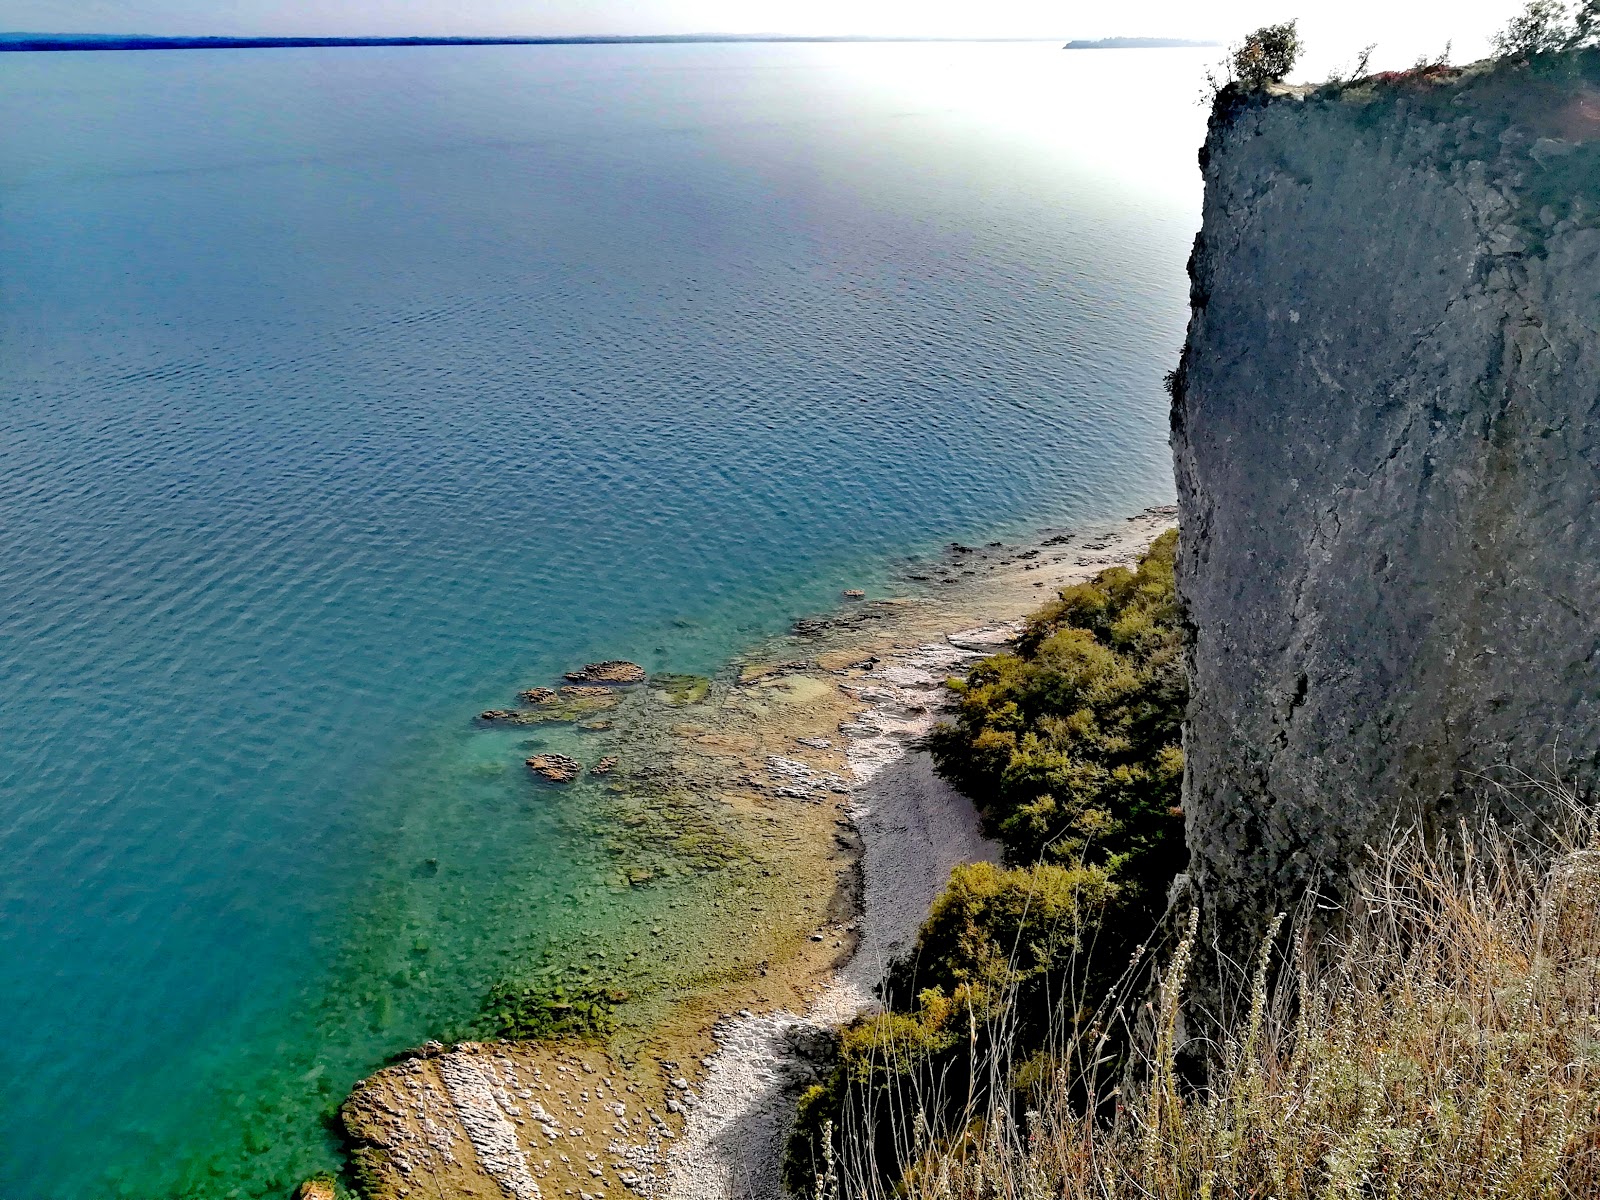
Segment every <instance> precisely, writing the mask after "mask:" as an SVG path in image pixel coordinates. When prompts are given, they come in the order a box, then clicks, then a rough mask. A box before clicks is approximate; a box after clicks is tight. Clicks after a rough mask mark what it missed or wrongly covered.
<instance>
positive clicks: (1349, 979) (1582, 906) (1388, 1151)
mask: <svg viewBox="0 0 1600 1200" xmlns="http://www.w3.org/2000/svg"><path fill="white" fill-rule="evenodd" d="M1559 807H1560V809H1561V811H1560V814H1559V816H1558V817H1557V818H1556V819H1555V820H1554V822H1553V825H1552V826H1551V827H1550V828H1548V829H1547V831H1546V833H1545V834H1544V835H1542V836H1541V837H1540V838H1539V839H1538V840H1537V841H1535V840H1533V839H1530V838H1529V837H1527V836H1526V835H1524V834H1518V833H1514V832H1511V831H1509V830H1507V829H1503V828H1500V827H1497V826H1495V825H1493V824H1490V823H1484V824H1482V825H1479V826H1473V827H1468V826H1466V825H1462V826H1460V827H1458V828H1457V829H1456V830H1454V831H1453V833H1452V834H1451V835H1450V836H1448V837H1443V838H1437V837H1435V838H1430V837H1428V836H1426V835H1424V834H1423V833H1422V832H1421V831H1420V830H1412V831H1410V832H1408V833H1405V834H1403V835H1401V836H1397V837H1396V838H1395V839H1394V840H1393V842H1392V843H1391V844H1390V845H1388V846H1387V847H1386V848H1384V849H1383V850H1381V851H1380V852H1375V853H1374V854H1373V856H1372V861H1371V865H1370V867H1369V869H1368V870H1367V872H1366V873H1365V875H1364V876H1363V877H1362V878H1361V879H1360V880H1359V881H1358V882H1357V884H1356V886H1355V887H1354V888H1353V889H1351V892H1350V895H1351V899H1350V900H1349V901H1348V903H1346V904H1345V905H1344V906H1343V908H1342V909H1340V910H1338V911H1336V912H1335V913H1333V914H1331V919H1330V913H1329V912H1328V911H1327V910H1325V909H1324V910H1323V911H1321V912H1318V913H1316V914H1315V915H1316V919H1315V921H1310V920H1306V919H1302V920H1298V921H1296V922H1294V923H1293V925H1292V927H1291V928H1290V929H1289V930H1288V933H1287V936H1285V937H1283V938H1282V939H1281V940H1280V937H1279V934H1280V930H1279V928H1278V926H1277V923H1274V925H1273V928H1272V929H1271V930H1270V931H1266V934H1265V937H1264V939H1263V941H1262V943H1261V952H1260V955H1259V957H1258V959H1257V961H1256V962H1255V963H1254V964H1252V966H1253V970H1252V971H1251V973H1250V988H1249V995H1248V997H1240V1000H1241V1001H1243V1002H1242V1003H1240V1004H1239V1005H1238V1007H1239V1009H1240V1010H1241V1012H1242V1014H1243V1016H1242V1019H1241V1020H1240V1021H1239V1022H1238V1023H1237V1026H1236V1027H1235V1028H1234V1029H1232V1030H1231V1031H1230V1032H1229V1033H1228V1034H1226V1035H1225V1036H1223V1038H1222V1039H1221V1042H1220V1044H1212V1045H1209V1046H1208V1047H1206V1048H1204V1049H1206V1050H1207V1053H1206V1054H1205V1055H1204V1057H1206V1058H1207V1059H1208V1060H1209V1062H1208V1069H1207V1071H1206V1083H1205V1084H1203V1085H1194V1084H1190V1083H1186V1082H1185V1080H1184V1077H1183V1072H1182V1071H1180V1069H1179V1064H1180V1061H1182V1059H1183V1056H1184V1055H1185V1054H1186V1053H1190V1054H1192V1053H1193V1052H1194V1051H1195V1049H1196V1047H1194V1046H1193V1045H1189V1046H1187V1047H1185V1046H1184V1045H1183V1034H1182V1030H1183V1022H1182V1020H1181V1016H1180V1012H1181V996H1182V992H1183V988H1184V978H1185V972H1186V970H1187V968H1188V964H1189V961H1190V958H1191V955H1192V954H1193V953H1195V951H1196V949H1197V946H1196V929H1197V927H1196V924H1195V923H1194V922H1193V921H1192V920H1191V921H1190V922H1189V923H1188V925H1187V928H1186V930H1185V931H1184V933H1183V935H1182V938H1181V942H1180V944H1179V945H1178V947H1177V948H1176V952H1175V953H1173V954H1171V955H1170V957H1169V959H1168V964H1167V966H1166V968H1165V970H1164V972H1163V974H1162V976H1161V986H1160V988H1159V999H1158V1000H1155V1001H1152V1002H1151V1003H1150V1005H1149V1006H1147V1011H1146V1012H1145V1013H1144V1018H1145V1020H1144V1026H1145V1028H1146V1036H1145V1037H1144V1039H1143V1043H1142V1044H1143V1045H1144V1046H1145V1047H1146V1051H1145V1053H1144V1056H1143V1057H1142V1059H1140V1061H1139V1062H1138V1064H1137V1068H1138V1069H1136V1070H1134V1071H1132V1072H1130V1073H1129V1074H1128V1075H1127V1078H1131V1079H1137V1080H1139V1081H1140V1082H1138V1083H1137V1084H1133V1085H1129V1084H1124V1085H1123V1087H1122V1089H1121V1091H1120V1093H1119V1092H1116V1091H1113V1090H1111V1089H1110V1088H1109V1087H1108V1086H1107V1085H1106V1083H1105V1081H1103V1080H1101V1079H1100V1078H1098V1074H1099V1073H1100V1072H1102V1071H1104V1070H1106V1069H1107V1068H1106V1065H1105V1062H1104V1061H1103V1058H1102V1055H1103V1050H1104V1046H1105V1044H1106V1035H1105V1033H1104V1032H1103V1031H1104V1029H1105V1028H1106V1023H1105V1021H1104V1020H1101V1021H1100V1022H1098V1023H1096V1022H1095V1021H1094V1020H1086V1019H1085V1017H1084V1013H1083V1010H1082V1009H1081V1007H1078V1006H1076V1005H1075V1004H1072V1003H1068V1004H1063V1005H1060V1006H1059V1011H1060V1013H1061V1014H1062V1035H1061V1037H1060V1038H1059V1039H1058V1044H1057V1046H1056V1047H1055V1049H1054V1050H1053V1051H1052V1053H1051V1055H1050V1056H1049V1059H1048V1065H1047V1066H1046V1067H1045V1069H1044V1070H1043V1071H1041V1070H1040V1063H1039V1060H1038V1059H1034V1060H1033V1061H1032V1062H1030V1063H1029V1064H1017V1063H1011V1062H1008V1061H1005V1056H1004V1054H1003V1052H1002V1053H1001V1054H1000V1055H998V1056H992V1057H991V1058H990V1059H989V1061H986V1062H983V1063H974V1064H973V1068H974V1069H973V1070H972V1072H971V1074H972V1075H973V1076H975V1077H978V1078H987V1079H989V1080H991V1081H992V1082H993V1083H994V1084H996V1085H998V1086H995V1087H993V1088H990V1089H987V1090H986V1091H981V1094H984V1095H986V1096H987V1099H986V1100H985V1101H983V1102H982V1103H981V1104H979V1105H978V1107H977V1108H975V1109H972V1110H969V1111H967V1112H966V1113H964V1114H962V1115H961V1116H960V1117H959V1118H958V1119H957V1120H956V1121H955V1122H954V1123H953V1124H952V1125H951V1126H950V1127H949V1128H953V1129H955V1130H956V1131H957V1132H955V1133H954V1134H947V1135H946V1136H943V1137H940V1138H937V1139H930V1138H929V1137H928V1135H927V1133H926V1129H927V1123H926V1121H925V1120H924V1118H923V1117H922V1116H921V1115H920V1114H918V1113H907V1114H905V1120H904V1121H901V1122H898V1123H896V1126H895V1127H896V1128H898V1129H902V1130H905V1131H907V1136H906V1137H904V1138H903V1139H902V1143H903V1144H900V1145H898V1146H897V1147H896V1153H897V1154H898V1157H899V1159H900V1161H901V1163H902V1166H903V1168H904V1175H903V1178H902V1180H901V1182H900V1185H899V1189H898V1192H899V1194H900V1195H903V1196H906V1197H908V1198H909V1200H1035V1198H1037V1200H1045V1198H1047V1197H1048V1198H1052V1200H1057V1198H1059V1200H1077V1198H1080V1197H1081V1198H1084V1200H1089V1198H1091V1197H1092V1198H1094V1200H1121V1198H1128V1200H1134V1198H1140V1200H1142V1198H1147V1197H1154V1198H1159V1200H1190V1198H1194V1200H1210V1198H1212V1197H1217V1198H1219V1200H1220V1198H1223V1197H1229V1198H1232V1197H1251V1198H1259V1200H1269V1198H1271V1200H1302V1198H1304V1200H1312V1198H1315V1200H1346V1198H1349V1200H1355V1198H1357V1197H1361V1198H1364V1200H1365V1198H1390V1197H1394V1198H1400V1197H1424V1198H1427V1200H1442V1198H1444V1197H1507V1198H1510V1197H1572V1198H1575V1200H1576V1198H1583V1200H1594V1198H1596V1197H1600V821H1597V819H1596V817H1597V815H1596V812H1595V811H1594V810H1593V809H1589V808H1585V807H1583V806H1581V805H1580V804H1578V803H1577V801H1576V800H1574V799H1572V798H1571V797H1570V796H1566V797H1563V802H1562V803H1561V805H1560V806H1559ZM1313 907H1314V906H1312V905H1306V906H1305V908H1306V909H1307V910H1308V911H1309V910H1311V909H1312V908H1313ZM1109 1011H1110V1009H1109V1008H1108V1009H1106V1010H1103V1011H1102V1013H1101V1017H1102V1018H1103V1017H1104V1016H1105V1013H1106V1012H1109ZM1019 1073H1020V1074H1028V1075H1031V1076H1032V1077H1033V1078H1035V1079H1041V1078H1042V1082H1037V1083H1035V1084H1034V1085H1033V1086H1032V1087H1031V1089H1029V1090H1028V1091H1026V1092H1019V1090H1018V1089H1017V1087H1016V1086H1015V1083H1016V1080H1017V1077H1018V1075H1019ZM1002 1077H1006V1078H1002ZM928 1082H929V1084H930V1085H931V1087H930V1090H929V1092H928V1093H927V1095H926V1097H925V1100H926V1103H927V1106H928V1107H929V1108H930V1109H934V1108H935V1107H936V1106H938V1105H948V1103H949V1100H950V1097H948V1096H942V1095H940V1094H939V1084H940V1082H941V1081H939V1080H929V1081H928ZM1007 1082H1009V1083H1010V1084H1011V1085H1012V1086H1006V1083H1007ZM1108 1094H1109V1095H1110V1096H1111V1100H1110V1102H1107V1103H1102V1104H1101V1105H1100V1106H1099V1108H1098V1110H1097V1112H1096V1113H1095V1114H1094V1115H1092V1116H1086V1115H1085V1103H1084V1097H1085V1096H1086V1095H1101V1096H1106V1095H1108ZM1024 1096H1025V1097H1026V1099H1021V1100H1020V1102H1019V1097H1024ZM918 1107H921V1106H920V1105H919V1106H918ZM1018 1114H1021V1115H1020V1116H1019V1115H1018ZM850 1124H851V1123H850V1122H849V1121H848V1120H847V1122H846V1125H845V1126H844V1134H845V1138H844V1143H845V1144H844V1149H843V1152H842V1153H841V1155H840V1156H839V1161H838V1162H837V1163H833V1162H830V1163H829V1164H828V1173H829V1175H830V1179H829V1181H828V1187H829V1188H830V1189H832V1194H833V1195H838V1196H840V1197H844V1198H845V1200H854V1198H855V1197H861V1198H862V1200H877V1197H878V1194H879V1193H881V1192H883V1191H885V1188H886V1186H887V1185H885V1184H884V1183H883V1182H882V1181H881V1180H880V1179H878V1178H875V1177H874V1176H873V1174H872V1172H870V1171H864V1170H853V1169H852V1167H851V1163H852V1161H855V1160H856V1159H857V1156H855V1155H853V1154H852V1152H851V1146H850V1142H849V1130H850ZM880 1124H881V1123H880ZM859 1127H860V1128H870V1127H874V1126H872V1124H871V1122H861V1123H860V1124H859ZM878 1152H879V1154H880V1155H881V1153H882V1147H881V1146H880V1147H879V1148H878Z"/></svg>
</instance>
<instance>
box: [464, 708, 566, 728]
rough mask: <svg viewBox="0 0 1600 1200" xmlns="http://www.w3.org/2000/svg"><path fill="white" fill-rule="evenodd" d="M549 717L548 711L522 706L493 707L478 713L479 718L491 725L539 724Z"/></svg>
mask: <svg viewBox="0 0 1600 1200" xmlns="http://www.w3.org/2000/svg"><path fill="white" fill-rule="evenodd" d="M549 719H550V715H549V714H548V713H542V712H534V711H531V710H529V709H522V708H491V709H489V710H488V711H486V712H481V713H479V714H478V720H480V721H486V722H488V723H489V724H491V725H538V724H541V723H543V722H544V721H548V720H549Z"/></svg>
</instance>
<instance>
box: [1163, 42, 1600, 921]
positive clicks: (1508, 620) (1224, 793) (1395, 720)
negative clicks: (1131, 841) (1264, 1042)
mask: <svg viewBox="0 0 1600 1200" xmlns="http://www.w3.org/2000/svg"><path fill="white" fill-rule="evenodd" d="M1202 164H1203V166H1204V170H1205V180H1206V198H1205V212H1204V225H1203V231H1202V233H1201V235H1200V237H1199V239H1198V241H1197V243H1196V247H1195V253H1194V256H1193V259H1192V260H1191V264H1190V270H1191V279H1192V300H1193V305H1194V307H1193V314H1192V318H1191V323H1190V330H1189V341H1188V345H1187V348H1186V350H1185V353H1184V359H1183V366H1182V369H1181V371H1180V373H1179V376H1178V378H1177V381H1176V387H1175V389H1174V391H1175V396H1174V410H1173V449H1174V456H1175V461H1176V468H1177V478H1178V487H1179V497H1180V503H1179V507H1180V514H1181V515H1180V524H1181V528H1182V535H1181V537H1182V547H1181V551H1180V561H1179V588H1180V591H1181V593H1182V596H1183V598H1184V601H1185V603H1186V605H1187V608H1188V620H1189V622H1190V623H1191V626H1192V630H1193V641H1192V646H1191V650H1190V656H1191V657H1190V675H1191V681H1192V687H1193V700H1192V707H1191V713H1190V723H1189V727H1188V730H1187V734H1186V746H1185V749H1186V756H1187V766H1186V769H1187V777H1186V780H1185V809H1186V812H1187V817H1188V830H1189V839H1190V849H1191V855H1192V857H1191V878H1192V881H1193V883H1194V884H1195V885H1196V887H1197V888H1198V890H1199V893H1200V895H1201V896H1202V898H1203V900H1204V903H1205V905H1206V907H1207V908H1208V910H1209V911H1210V912H1211V914H1212V918H1213V920H1214V928H1215V929H1217V930H1218V931H1219V932H1221V934H1222V935H1223V940H1224V942H1227V940H1228V937H1229V936H1230V935H1231V936H1233V937H1235V938H1236V939H1239V940H1240V941H1241V943H1248V942H1249V941H1251V940H1253V939H1254V938H1255V937H1258V936H1259V932H1260V930H1261V928H1262V927H1263V926H1264V924H1265V921H1266V919H1267V917H1268V916H1269V915H1270V913H1271V912H1272V911H1273V910H1274V908H1275V907H1277V906H1278V905H1280V904H1282V903H1284V902H1285V900H1286V899H1288V898H1289V897H1291V896H1292V895H1293V894H1294V893H1295V891H1296V890H1297V889H1298V887H1299V886H1300V885H1302V884H1304V883H1305V882H1306V881H1308V880H1309V879H1312V878H1313V877H1315V876H1317V875H1318V874H1319V873H1323V874H1326V876H1327V877H1330V878H1332V879H1335V880H1337V879H1338V878H1341V877H1343V876H1344V875H1345V873H1346V872H1347V871H1348V869H1349V867H1350V865H1351V864H1352V863H1353V862H1354V861H1355V860H1356V859H1357V857H1358V856H1359V855H1360V854H1361V853H1362V847H1363V845H1364V844H1365V843H1367V842H1369V841H1371V840H1373V839H1375V838H1379V837H1381V835H1382V832H1383V830H1384V829H1385V828H1387V827H1388V826H1389V825H1390V824H1391V823H1393V822H1396V821H1404V820H1408V819H1410V817H1411V816H1412V815H1414V814H1415V813H1416V812H1418V811H1419V810H1422V811H1425V812H1426V813H1427V814H1428V816H1429V817H1430V819H1433V820H1436V821H1443V820H1447V819H1449V818H1450V817H1451V816H1452V814H1454V813H1456V812H1459V811H1462V810H1463V809H1465V808H1466V807H1468V806H1469V805H1470V804H1475V803H1477V802H1479V801H1480V800H1482V799H1484V798H1488V799H1489V800H1490V801H1491V802H1494V803H1500V804H1505V805H1507V806H1508V807H1511V808H1515V807H1516V806H1518V805H1522V804H1525V803H1533V804H1537V802H1538V800H1539V797H1538V796H1536V795H1534V794H1533V793H1531V792H1526V791H1523V792H1519V793H1516V794H1515V796H1514V797H1513V796H1511V795H1509V794H1507V793H1504V792H1501V793H1499V798H1498V799H1496V793H1495V790H1494V789H1493V788H1492V787H1490V786H1489V781H1492V780H1510V779H1514V778H1515V777H1516V776H1515V774H1514V773H1518V772H1520V773H1525V774H1526V775H1529V776H1537V777H1541V778H1544V779H1546V780H1550V779H1551V778H1552V777H1554V776H1556V775H1559V776H1561V777H1563V778H1565V779H1568V780H1574V781H1584V780H1592V779H1593V778H1594V766H1595V763H1596V755H1597V751H1600V520H1597V517H1596V508H1595V502H1596V499H1597V498H1600V424H1597V421H1600V54H1588V55H1575V56H1568V57H1567V59H1566V60H1565V61H1564V62H1563V63H1558V64H1555V65H1553V66H1552V65H1546V66H1543V67H1538V68H1529V69H1518V68H1512V67H1507V66H1502V67H1500V68H1496V69H1494V70H1483V69H1478V70H1476V71H1469V72H1468V73H1467V74H1466V75H1464V76H1460V77H1456V78H1451V79H1442V80H1434V81H1431V82H1430V81H1426V80H1415V79H1413V80H1410V81H1404V80H1402V81H1399V82H1390V83H1383V84H1379V85H1376V86H1368V87H1366V88H1356V89H1348V90H1347V91H1346V92H1345V94H1344V95H1342V96H1338V97H1334V96H1330V95H1327V94H1318V93H1310V94H1307V93H1305V92H1299V93H1291V94H1287V95H1284V94H1280V95H1279V96H1277V97H1276V98H1273V99H1270V100H1265V101H1260V100H1256V101H1247V102H1243V103H1241V104H1239V105H1238V106H1236V107H1235V108H1234V109H1233V110H1232V111H1230V112H1228V113H1225V114H1223V115H1222V116H1220V117H1215V118H1213V122H1212V127H1211V131H1210V135H1209V138H1208V140H1207V144H1206V147H1205V149H1204V151H1203V152H1202ZM1553 748H1554V753H1553ZM1231 948H1233V949H1238V948H1239V946H1232V947H1231Z"/></svg>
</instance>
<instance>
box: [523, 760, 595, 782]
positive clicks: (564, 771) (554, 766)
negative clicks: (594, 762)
mask: <svg viewBox="0 0 1600 1200" xmlns="http://www.w3.org/2000/svg"><path fill="white" fill-rule="evenodd" d="M528 769H529V770H530V771H532V772H533V773H534V774H535V775H538V776H540V777H541V778H544V779H548V780H549V781H550V782H551V783H571V782H572V781H573V780H574V779H576V778H577V777H578V776H579V775H581V774H583V764H582V763H580V762H579V761H578V760H577V759H575V758H568V757H567V756H566V755H565V754H535V755H534V756H533V757H532V758H530V759H528Z"/></svg>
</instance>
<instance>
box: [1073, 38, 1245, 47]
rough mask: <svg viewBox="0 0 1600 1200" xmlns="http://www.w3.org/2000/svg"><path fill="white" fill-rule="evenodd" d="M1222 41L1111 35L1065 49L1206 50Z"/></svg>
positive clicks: (1074, 42)
mask: <svg viewBox="0 0 1600 1200" xmlns="http://www.w3.org/2000/svg"><path fill="white" fill-rule="evenodd" d="M1222 44H1223V43H1221V42H1192V41H1189V40H1188V39H1187V38H1146V37H1111V38H1095V39H1093V40H1084V39H1079V40H1077V41H1072V42H1068V43H1067V44H1066V45H1065V46H1063V47H1061V48H1062V49H1063V50H1205V49H1209V48H1211V47H1214V46H1220V45H1222Z"/></svg>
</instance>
